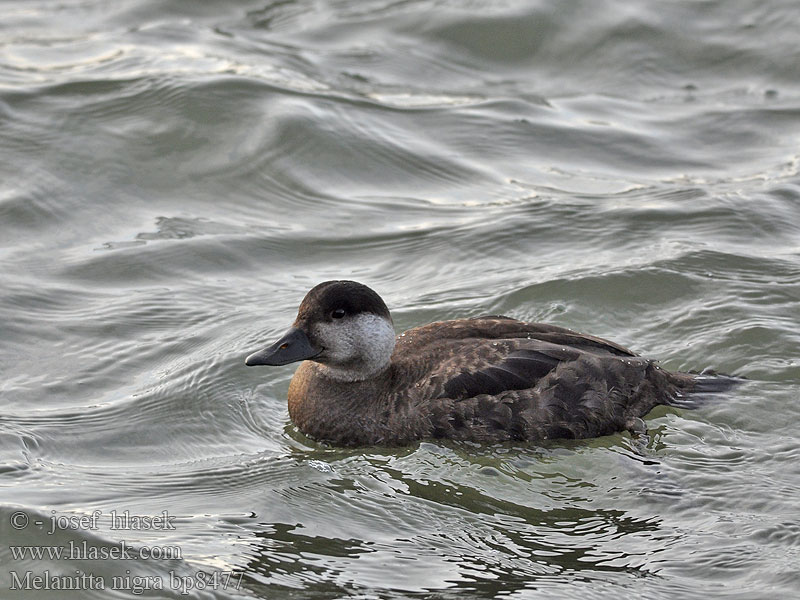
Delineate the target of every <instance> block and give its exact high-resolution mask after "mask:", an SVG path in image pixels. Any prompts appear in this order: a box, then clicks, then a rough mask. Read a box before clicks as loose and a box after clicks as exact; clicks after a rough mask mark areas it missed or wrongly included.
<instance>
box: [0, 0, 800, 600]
mask: <svg viewBox="0 0 800 600" xmlns="http://www.w3.org/2000/svg"><path fill="white" fill-rule="evenodd" d="M0 11H2V15H3V16H2V18H1V19H0V532H2V535H1V536H0V597H14V598H16V597H20V598H90V599H91V598H103V599H105V598H133V597H146V598H161V597H170V598H179V597H192V598H237V597H257V598H360V599H374V598H378V599H384V598H386V599H390V598H416V599H421V598H436V599H448V598H452V599H455V598H459V599H462V598H497V597H502V598H517V599H525V598H548V599H551V598H555V599H560V598H563V599H568V600H574V599H575V598H614V599H617V598H621V597H627V598H648V599H649V600H657V599H662V598H663V599H670V600H674V599H678V598H740V599H745V598H748V599H749V598H790V597H798V596H800V441H798V433H797V428H798V422H799V421H800V402H799V401H798V400H799V399H798V389H799V388H798V384H800V327H799V326H798V322H799V321H800V172H799V171H800V27H798V23H800V3H798V2H796V1H795V0H725V1H722V0H718V1H710V0H708V1H694V0H692V1H690V0H674V1H668V2H647V1H645V0H638V1H636V0H601V1H598V0H565V1H558V2H555V1H552V2H548V1H544V0H533V1H524V0H498V1H490V2H477V1H469V0H442V1H435V0H420V1H411V0H407V1H402V0H401V1H398V0H330V1H323V0H279V1H267V0H244V1H239V2H229V1H222V0H209V1H203V2H198V1H190V0H183V1H179V0H172V1H167V2H165V1H163V0H159V1H156V0H116V1H114V2H107V1H102V0H60V1H53V0H5V1H4V2H2V3H0ZM333 278H347V279H356V280H359V281H362V282H364V283H366V284H368V285H370V286H371V287H373V288H374V289H375V290H377V291H378V292H379V293H380V294H381V295H382V296H383V297H384V298H385V300H386V302H387V304H388V305H389V307H390V308H391V309H392V312H393V316H394V320H395V324H396V326H397V329H398V331H401V330H403V329H407V328H409V327H413V326H416V325H420V324H424V323H427V322H430V321H433V320H439V319H447V318H455V317H461V316H475V315H479V314H486V313H490V314H506V315H509V316H513V317H516V318H520V319H527V320H535V321H546V322H550V323H554V324H557V325H562V326H566V327H570V328H573V329H577V330H579V331H583V332H586V333H591V334H595V335H599V336H603V337H608V338H610V339H612V340H614V341H616V342H619V343H621V344H624V345H627V346H630V347H632V348H633V349H634V350H636V351H637V352H640V353H642V354H644V355H647V356H652V357H655V358H658V359H659V360H660V361H661V364H662V365H663V366H664V367H666V368H670V369H685V370H690V369H692V370H702V369H704V368H713V369H716V370H718V371H720V372H724V373H734V374H738V375H741V376H744V377H746V378H747V380H748V381H747V382H746V383H745V384H744V385H742V386H739V387H738V388H736V389H734V390H733V391H731V392H729V393H727V394H725V395H724V396H722V397H718V398H715V399H713V400H710V401H708V402H706V403H705V404H703V405H702V406H701V407H699V408H697V409H695V410H678V409H674V408H670V409H666V408H663V409H658V410H656V411H654V412H653V413H652V414H650V415H649V416H648V418H647V419H646V422H647V426H648V430H649V432H648V436H647V437H646V438H639V439H634V438H631V436H630V435H629V434H627V433H626V434H620V435H614V436H609V437H604V438H600V439H595V440H588V441H577V442H572V441H561V442H552V443H549V444H547V445H501V446H475V445H468V444H455V443H446V442H435V443H433V442H424V443H420V444H417V445H414V446H411V447H408V448H385V449H376V448H360V449H346V450H338V449H333V448H327V447H324V446H321V445H319V444H316V443H315V442H314V441H313V440H310V439H308V438H306V437H304V436H303V435H302V434H300V433H299V432H297V431H296V430H295V429H294V428H293V427H292V425H291V423H290V421H289V418H288V413H287V409H286V391H287V387H288V383H289V380H290V378H291V375H292V372H293V366H288V367H280V368H272V369H269V368H259V369H248V368H246V367H245V366H244V357H245V356H246V355H247V354H248V353H249V352H251V351H253V350H256V349H258V348H259V347H261V346H263V344H265V343H266V342H269V341H270V340H272V339H274V338H275V337H276V336H277V335H279V334H280V333H281V332H282V331H283V330H284V329H285V328H286V327H287V326H288V325H289V324H290V323H291V321H292V320H293V318H294V313H295V310H296V308H297V304H298V303H299V301H300V300H301V298H302V297H303V295H304V294H305V292H306V291H307V290H308V289H309V288H311V287H312V286H313V285H314V284H316V283H318V282H320V281H324V280H327V279H333ZM120 519H121V520H120ZM26 548H27V549H26ZM58 548H62V549H64V550H63V552H68V551H71V552H72V554H69V555H64V554H62V555H61V556H58V550H57V549H58ZM54 549H55V550H54ZM126 549H127V550H126ZM123 550H126V552H127V554H125V553H122V552H123ZM37 552H38V553H39V554H37ZM70 582H72V584H74V585H73V587H74V588H75V589H72V590H67V591H65V590H58V589H54V588H53V586H59V585H61V586H62V587H63V586H67V585H70ZM101 584H102V585H101ZM48 587H49V588H50V589H47V588H48ZM159 588H161V589H159Z"/></svg>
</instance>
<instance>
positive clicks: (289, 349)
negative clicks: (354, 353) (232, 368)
mask: <svg viewBox="0 0 800 600" xmlns="http://www.w3.org/2000/svg"><path fill="white" fill-rule="evenodd" d="M321 351H322V349H321V348H317V347H316V346H314V345H313V344H312V343H311V342H310V341H309V339H308V336H307V335H306V334H305V332H304V331H303V330H302V329H298V328H297V327H292V328H291V329H289V331H287V332H286V333H285V334H284V336H283V337H282V338H281V339H279V340H278V341H277V342H275V343H274V344H272V345H271V346H269V347H268V348H264V349H263V350H259V351H258V352H254V353H253V354H251V355H250V356H248V357H247V358H246V359H245V361H244V364H246V365H247V366H248V367H255V366H256V365H269V366H273V367H277V366H280V365H288V364H289V363H293V362H297V361H300V360H306V359H308V358H314V357H315V356H317V355H318V354H319V353H320V352H321Z"/></svg>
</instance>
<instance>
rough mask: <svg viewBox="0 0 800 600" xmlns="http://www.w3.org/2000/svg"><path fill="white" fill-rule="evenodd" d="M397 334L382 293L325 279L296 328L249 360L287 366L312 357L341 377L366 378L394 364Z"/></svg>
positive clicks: (308, 299)
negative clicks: (393, 354) (390, 362)
mask: <svg viewBox="0 0 800 600" xmlns="http://www.w3.org/2000/svg"><path fill="white" fill-rule="evenodd" d="M394 343H395V334H394V326H393V325H392V317H391V315H390V314H389V309H388V308H386V304H384V302H383V300H382V299H381V297H380V296H379V295H378V294H376V293H375V292H374V291H372V290H371V289H370V288H368V287H367V286H365V285H363V284H361V283H357V282H355V281H326V282H324V283H320V284H319V285H317V286H315V287H314V288H312V289H311V291H310V292H308V294H306V297H305V298H303V301H302V302H301V303H300V308H299V309H298V311H297V319H295V321H294V324H293V325H292V327H291V328H290V329H289V330H288V331H287V332H286V333H285V334H284V336H283V337H282V338H281V339H279V340H278V341H277V342H275V343H274V344H272V345H271V346H269V347H267V348H265V349H264V350H259V351H258V352H255V353H253V354H251V355H250V356H248V357H247V359H246V360H245V364H246V365H247V366H249V367H252V366H255V365H287V364H289V363H293V362H298V361H301V360H312V361H314V362H317V363H319V364H320V365H322V366H323V367H324V368H325V371H326V372H327V374H328V375H329V376H330V377H332V378H334V379H338V380H341V381H362V380H365V379H369V378H371V377H374V376H375V375H377V374H378V373H380V372H381V371H383V370H384V369H386V368H387V367H388V366H389V361H390V358H391V356H392V351H393V350H394Z"/></svg>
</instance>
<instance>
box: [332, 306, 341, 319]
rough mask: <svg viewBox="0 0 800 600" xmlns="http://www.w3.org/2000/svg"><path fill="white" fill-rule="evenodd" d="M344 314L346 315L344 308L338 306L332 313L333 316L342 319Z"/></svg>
mask: <svg viewBox="0 0 800 600" xmlns="http://www.w3.org/2000/svg"><path fill="white" fill-rule="evenodd" d="M343 316H344V309H343V308H337V309H336V310H335V311H333V312H332V313H331V317H333V318H334V319H341V318H342V317H343Z"/></svg>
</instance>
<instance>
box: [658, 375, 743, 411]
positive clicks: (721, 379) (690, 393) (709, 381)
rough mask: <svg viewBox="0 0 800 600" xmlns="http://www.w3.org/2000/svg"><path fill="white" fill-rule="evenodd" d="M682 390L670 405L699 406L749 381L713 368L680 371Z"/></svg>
mask: <svg viewBox="0 0 800 600" xmlns="http://www.w3.org/2000/svg"><path fill="white" fill-rule="evenodd" d="M680 375H681V376H683V377H681V380H682V381H681V385H680V388H681V389H680V391H679V392H678V393H677V394H676V395H675V397H673V398H672V400H671V401H670V402H669V405H670V406H675V407H678V408H689V409H692V408H699V407H700V406H703V405H704V404H707V403H708V402H710V401H712V400H714V399H719V398H721V397H722V396H721V395H720V394H722V393H724V392H727V391H730V390H731V389H732V388H734V387H736V386H737V385H741V384H743V383H744V382H745V381H747V380H746V379H745V378H744V377H740V376H737V375H726V374H723V373H717V372H716V371H714V370H712V369H704V370H703V371H700V372H697V371H689V372H688V373H680Z"/></svg>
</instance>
